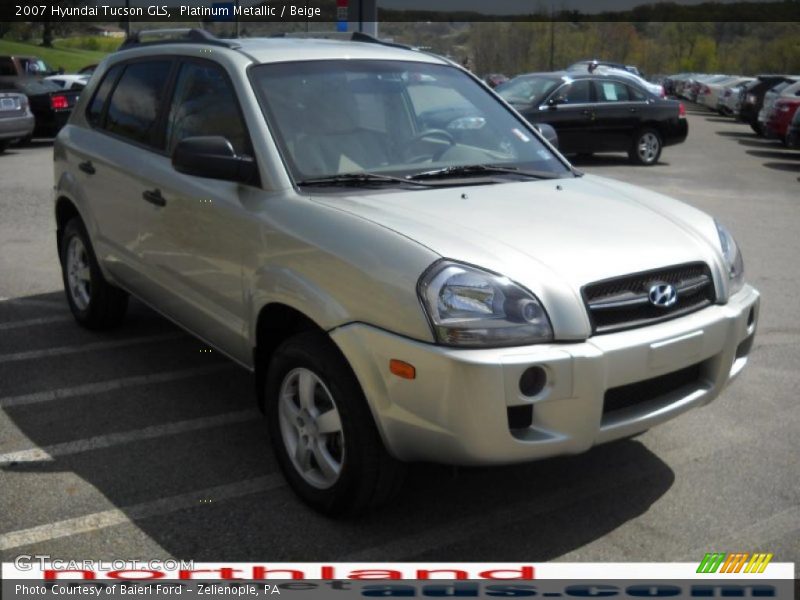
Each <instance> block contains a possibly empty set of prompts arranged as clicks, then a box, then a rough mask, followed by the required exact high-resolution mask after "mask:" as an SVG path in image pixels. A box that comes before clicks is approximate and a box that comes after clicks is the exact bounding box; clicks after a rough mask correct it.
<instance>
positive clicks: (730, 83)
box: [697, 75, 753, 112]
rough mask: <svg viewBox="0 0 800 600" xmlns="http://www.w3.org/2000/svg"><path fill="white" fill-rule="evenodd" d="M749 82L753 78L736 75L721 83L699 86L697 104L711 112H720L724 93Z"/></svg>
mask: <svg viewBox="0 0 800 600" xmlns="http://www.w3.org/2000/svg"><path fill="white" fill-rule="evenodd" d="M749 81H753V78H752V77H740V76H738V75H737V76H733V77H731V78H729V79H723V80H722V81H718V82H714V83H708V84H705V85H703V86H701V90H700V93H699V94H698V95H697V102H698V103H699V104H703V105H705V106H706V107H708V108H710V109H711V110H713V111H716V112H720V104H721V100H722V97H723V95H724V94H725V91H726V90H729V89H732V88H734V87H736V86H738V85H741V84H743V83H747V82H749Z"/></svg>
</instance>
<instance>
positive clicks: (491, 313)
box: [417, 261, 553, 347]
mask: <svg viewBox="0 0 800 600" xmlns="http://www.w3.org/2000/svg"><path fill="white" fill-rule="evenodd" d="M417 292H418V294H419V297H420V301H421V302H422V305H423V306H424V307H425V312H426V313H427V315H428V318H429V320H430V322H431V326H432V328H433V331H434V334H435V336H436V340H437V341H438V342H439V343H440V344H445V345H447V346H469V347H489V346H523V345H526V344H535V343H537V342H546V341H550V340H552V339H553V330H552V328H551V326H550V319H548V317H547V313H546V312H545V311H544V308H542V305H541V303H540V302H539V300H538V299H537V298H536V296H534V295H533V294H531V293H530V292H529V291H528V290H526V289H524V288H522V287H521V286H519V285H517V284H516V283H514V282H513V281H511V280H509V279H508V278H507V277H502V276H500V275H496V274H494V273H490V272H488V271H483V270H481V269H478V268H475V267H470V266H468V265H462V264H458V263H453V262H448V261H442V262H439V263H437V264H435V265H434V266H433V267H431V268H430V269H428V271H426V272H425V273H424V274H423V275H422V277H421V278H420V280H419V283H418V284H417Z"/></svg>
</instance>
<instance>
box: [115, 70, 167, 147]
mask: <svg viewBox="0 0 800 600" xmlns="http://www.w3.org/2000/svg"><path fill="white" fill-rule="evenodd" d="M171 66H172V63H171V62H170V61H168V60H156V61H147V62H136V63H132V64H129V65H128V66H127V67H125V72H124V73H123V74H122V77H121V78H120V80H119V83H118V84H117V87H116V88H115V89H114V93H113V95H112V96H111V103H110V104H109V106H108V116H107V117H106V124H105V129H106V130H107V131H109V132H111V133H115V134H117V135H121V136H123V137H126V138H128V139H130V140H133V141H135V142H139V143H142V144H147V145H149V146H155V145H156V144H157V141H156V137H155V135H156V127H157V125H158V114H159V110H160V109H161V105H162V102H163V95H164V88H165V83H166V81H167V79H168V75H169V70H170V67H171Z"/></svg>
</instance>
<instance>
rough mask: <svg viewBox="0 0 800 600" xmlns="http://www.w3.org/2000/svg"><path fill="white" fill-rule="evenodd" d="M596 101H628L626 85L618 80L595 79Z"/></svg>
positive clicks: (628, 95)
mask: <svg viewBox="0 0 800 600" xmlns="http://www.w3.org/2000/svg"><path fill="white" fill-rule="evenodd" d="M595 86H596V87H595V89H596V90H597V101H598V102H628V101H630V99H631V98H630V94H629V93H628V86H627V85H625V84H624V83H619V82H618V81H596V82H595Z"/></svg>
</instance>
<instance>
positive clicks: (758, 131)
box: [750, 121, 764, 136]
mask: <svg viewBox="0 0 800 600" xmlns="http://www.w3.org/2000/svg"><path fill="white" fill-rule="evenodd" d="M750 129H752V130H753V133H755V134H756V135H757V136H763V135H764V129H763V128H762V127H761V123H759V122H758V121H756V122H755V123H750Z"/></svg>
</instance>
